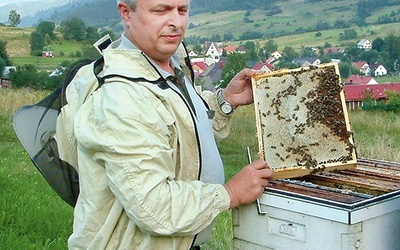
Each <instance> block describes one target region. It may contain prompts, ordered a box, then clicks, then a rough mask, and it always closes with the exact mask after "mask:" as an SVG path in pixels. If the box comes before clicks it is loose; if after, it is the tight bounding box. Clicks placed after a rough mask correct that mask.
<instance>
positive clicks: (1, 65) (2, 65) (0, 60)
mask: <svg viewBox="0 0 400 250" xmlns="http://www.w3.org/2000/svg"><path fill="white" fill-rule="evenodd" d="M5 67H6V61H5V60H4V59H3V58H2V57H0V77H2V76H3V71H4V68H5Z"/></svg>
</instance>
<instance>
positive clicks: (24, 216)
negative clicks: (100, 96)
mask: <svg viewBox="0 0 400 250" xmlns="http://www.w3.org/2000/svg"><path fill="white" fill-rule="evenodd" d="M46 94H47V93H46V92H41V91H33V90H29V89H0V207H1V208H2V209H1V210H0V249H51V250H54V249H66V248H67V239H68V236H69V235H70V234H71V231H72V219H73V209H72V208H71V207H70V206H69V205H67V204H66V203H65V202H63V201H62V200H61V199H60V198H59V197H58V196H57V195H56V194H55V192H53V190H52V189H51V188H50V186H49V185H48V184H47V182H46V181H45V180H44V178H43V177H42V176H41V175H40V173H39V172H38V171H37V170H36V168H35V167H34V165H33V164H32V163H31V161H30V159H29V157H28V155H27V154H26V153H25V151H24V149H23V148H22V146H21V144H20V143H19V141H18V139H17V137H16V135H15V133H14V131H13V125H12V116H13V114H14V112H15V110H16V109H18V108H19V107H21V106H23V105H26V104H32V103H35V102H37V101H38V100H40V99H42V98H43V97H44V96H45V95H46ZM349 117H350V121H351V124H352V128H353V131H354V134H355V141H356V146H357V152H358V156H359V157H365V158H373V159H381V160H387V161H394V162H400V133H399V127H400V117H399V114H395V113H382V112H378V113H369V112H368V113H367V112H364V111H352V112H350V113H349ZM257 141H258V140H257V136H256V125H255V116H254V107H253V105H249V106H246V107H242V108H240V109H238V110H236V111H235V114H234V123H233V128H232V131H231V134H230V135H229V137H228V138H227V139H225V140H224V141H222V142H221V143H220V145H219V146H220V152H221V154H222V157H223V161H224V163H225V170H226V176H227V178H228V179H229V178H230V177H232V176H233V175H234V174H235V173H236V172H237V171H239V170H240V169H241V168H242V167H243V166H244V165H246V164H247V155H246V148H247V147H250V150H251V152H252V155H253V157H256V155H257V151H258V145H257ZM232 237H233V233H232V220H231V214H230V212H225V213H223V214H221V215H220V216H219V217H218V218H217V221H216V228H215V230H214V231H213V236H212V239H211V240H210V241H209V242H208V243H207V244H206V245H205V246H204V248H203V249H208V250H215V249H227V250H228V249H232V248H233V247H232Z"/></svg>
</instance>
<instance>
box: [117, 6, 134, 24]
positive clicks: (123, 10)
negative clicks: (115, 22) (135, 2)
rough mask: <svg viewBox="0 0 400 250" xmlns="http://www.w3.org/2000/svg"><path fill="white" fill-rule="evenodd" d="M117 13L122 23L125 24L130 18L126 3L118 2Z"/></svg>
mask: <svg viewBox="0 0 400 250" xmlns="http://www.w3.org/2000/svg"><path fill="white" fill-rule="evenodd" d="M117 9H118V12H119V14H120V16H121V18H122V20H123V21H124V22H127V21H129V20H130V18H131V9H130V8H129V6H128V5H127V4H126V3H123V2H119V3H118V5H117Z"/></svg>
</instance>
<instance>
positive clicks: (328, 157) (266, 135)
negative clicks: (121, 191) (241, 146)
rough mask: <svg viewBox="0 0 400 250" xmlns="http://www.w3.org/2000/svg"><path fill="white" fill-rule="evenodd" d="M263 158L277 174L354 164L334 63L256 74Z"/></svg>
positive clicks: (289, 175) (284, 175)
mask: <svg viewBox="0 0 400 250" xmlns="http://www.w3.org/2000/svg"><path fill="white" fill-rule="evenodd" d="M252 84H253V94H254V106H255V111H256V122H257V133H258V142H259V151H260V155H261V158H262V159H263V160H265V161H266V162H267V164H268V165H269V167H270V168H271V169H272V170H273V171H274V179H281V178H294V177H300V176H304V175H307V174H312V173H317V172H324V171H334V170H341V169H348V168H354V167H356V166H357V157H356V151H355V147H354V140H353V133H352V131H351V127H350V123H349V119H348V113H347V109H346V103H345V98H344V93H343V85H342V83H341V80H340V74H339V69H338V65H337V64H336V63H328V64H322V65H319V66H310V67H304V68H298V69H293V70H280V71H274V72H270V73H262V74H257V75H255V76H254V77H252Z"/></svg>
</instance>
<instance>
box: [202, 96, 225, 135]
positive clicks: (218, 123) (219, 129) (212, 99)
mask: <svg viewBox="0 0 400 250" xmlns="http://www.w3.org/2000/svg"><path fill="white" fill-rule="evenodd" d="M201 96H202V97H203V99H204V100H205V101H206V102H207V104H208V106H209V108H210V109H211V110H214V111H215V114H214V125H213V127H214V134H215V138H216V140H217V142H219V141H221V140H222V139H224V138H226V137H227V136H228V135H229V132H230V129H231V126H232V115H226V114H224V113H222V111H221V109H220V107H219V105H218V102H217V96H216V93H213V92H211V91H203V92H202V94H201Z"/></svg>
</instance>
